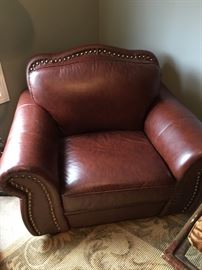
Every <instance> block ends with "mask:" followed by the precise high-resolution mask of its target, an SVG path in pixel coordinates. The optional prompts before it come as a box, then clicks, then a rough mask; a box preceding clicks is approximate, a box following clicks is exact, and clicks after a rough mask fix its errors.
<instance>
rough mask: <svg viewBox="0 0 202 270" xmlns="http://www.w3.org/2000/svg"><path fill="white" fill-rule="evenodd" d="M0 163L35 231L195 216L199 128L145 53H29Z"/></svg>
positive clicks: (96, 48)
mask: <svg viewBox="0 0 202 270" xmlns="http://www.w3.org/2000/svg"><path fill="white" fill-rule="evenodd" d="M27 84H28V90H26V91H24V92H23V93H22V94H21V97H20V100H19V103H18V105H17V109H16V113H15V117H14V120H13V124H12V127H11V130H10V134H9V136H8V139H7V143H6V146H5V149H4V152H3V155H2V158H1V164H0V185H1V187H2V189H3V190H4V191H6V192H8V193H9V194H12V195H14V196H17V197H19V198H20V200H21V211H22V218H23V220H24V223H25V225H26V226H27V228H28V230H29V231H30V232H31V233H32V234H33V235H43V234H47V233H51V234H55V233H58V232H63V231H67V230H68V229H69V228H71V227H83V226H89V225H95V224H101V223H110V222H115V221H120V220H125V219H133V218H145V217H150V216H156V215H158V216H161V215H167V214H170V213H177V212H185V211H188V210H193V209H194V208H195V207H196V206H198V204H199V202H200V201H201V197H202V184H201V174H202V126H201V122H200V121H199V120H198V119H197V118H196V117H195V116H194V115H193V114H192V113H191V112H190V111H188V110H187V109H186V108H185V107H184V106H183V105H182V104H181V103H180V102H179V101H177V99H176V98H175V97H174V96H173V95H172V94H171V93H170V92H169V90H168V89H167V88H166V87H165V86H164V85H163V84H162V82H161V76H160V68H159V64H158V60H157V59H156V57H155V56H154V55H153V54H152V53H151V52H148V51H137V50H136V51H135V50H125V49H119V48H115V47H109V46H103V45H87V46H84V47H79V48H76V49H73V50H69V51H66V52H64V53H59V54H44V55H43V54H42V55H39V56H37V57H34V58H33V59H32V60H31V61H30V63H29V64H28V67H27Z"/></svg>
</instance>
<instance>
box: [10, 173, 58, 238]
mask: <svg viewBox="0 0 202 270" xmlns="http://www.w3.org/2000/svg"><path fill="white" fill-rule="evenodd" d="M17 178H29V179H31V180H33V181H34V182H35V183H37V184H39V185H40V187H41V189H42V190H43V192H44V194H45V195H46V198H47V201H48V204H49V207H50V212H51V217H52V220H53V222H54V224H55V226H56V228H57V230H58V232H60V231H61V228H60V226H59V224H58V222H57V218H56V215H55V212H54V209H53V204H52V201H51V198H50V195H49V193H48V191H47V189H46V187H45V185H44V184H43V183H42V182H41V181H40V180H39V179H38V178H37V177H33V176H31V175H15V176H14V177H12V178H10V180H9V183H10V184H11V185H12V186H14V187H15V188H17V189H19V190H21V191H23V192H25V193H26V194H27V197H28V216H29V220H30V222H31V224H32V226H33V228H34V230H35V231H36V233H37V234H38V235H41V232H40V230H39V229H38V228H37V225H36V223H35V222H34V219H33V216H32V192H31V191H30V190H29V189H28V188H26V187H24V186H23V185H21V184H18V183H16V182H15V181H14V179H17Z"/></svg>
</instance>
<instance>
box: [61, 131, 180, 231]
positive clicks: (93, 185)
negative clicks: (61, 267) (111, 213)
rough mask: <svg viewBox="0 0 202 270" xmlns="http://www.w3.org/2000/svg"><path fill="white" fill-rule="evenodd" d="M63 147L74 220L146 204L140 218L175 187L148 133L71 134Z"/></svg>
mask: <svg viewBox="0 0 202 270" xmlns="http://www.w3.org/2000/svg"><path fill="white" fill-rule="evenodd" d="M61 149H62V151H63V160H62V161H61V163H62V164H63V165H62V166H64V175H63V176H62V178H63V182H64V185H63V191H62V194H63V195H62V200H63V206H64V209H65V214H66V215H67V216H68V218H69V219H70V220H71V217H73V216H75V215H79V214H83V213H87V212H96V211H106V210H110V209H117V208H121V209H122V212H124V207H126V208H127V209H128V208H130V207H133V206H135V205H139V206H140V205H144V207H143V208H141V209H142V210H141V211H139V214H138V216H140V217H144V216H150V215H154V214H158V213H159V212H160V210H161V209H162V207H163V206H164V204H165V203H166V201H168V199H169V198H170V196H171V193H172V192H173V190H174V185H175V180H174V178H173V177H172V175H171V173H170V171H169V169H168V168H167V166H166V164H165V163H164V161H163V160H162V158H161V157H160V155H159V154H158V153H157V151H156V150H155V149H154V147H153V146H152V145H151V143H150V142H149V140H148V139H147V137H146V135H145V134H144V133H143V132H140V131H116V132H115V131H114V132H102V133H91V134H84V135H79V136H71V137H68V138H65V139H64V140H63V143H62V146H61ZM134 211H135V210H134ZM142 211H143V212H144V213H142ZM129 212H130V211H129ZM154 212H155V213H154ZM156 212H158V213H156ZM134 215H135V213H134ZM135 217H136V215H135ZM120 219H122V218H120ZM109 220H110V221H113V220H116V218H115V219H114V218H112V219H109ZM73 223H74V222H73ZM95 223H97V222H95ZM71 225H72V226H74V225H75V224H71ZM81 225H83V224H81Z"/></svg>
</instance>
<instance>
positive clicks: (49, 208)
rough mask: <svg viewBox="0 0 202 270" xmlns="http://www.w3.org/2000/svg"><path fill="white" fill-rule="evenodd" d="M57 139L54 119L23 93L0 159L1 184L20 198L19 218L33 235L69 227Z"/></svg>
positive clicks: (63, 229)
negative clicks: (64, 202)
mask: <svg viewBox="0 0 202 270" xmlns="http://www.w3.org/2000/svg"><path fill="white" fill-rule="evenodd" d="M58 141H59V140H58V128H57V126H56V124H55V122H54V120H53V119H52V118H51V117H50V115H49V114H48V113H47V112H46V111H45V110H43V109H42V108H41V107H39V106H38V105H36V104H35V103H34V102H33V100H32V98H31V96H30V94H29V92H28V91H25V92H23V94H22V95H21V97H20V100H19V103H18V106H17V109H16V113H15V117H14V120H13V124H12V127H11V130H10V133H9V136H8V140H7V142H6V146H5V149H4V152H3V155H2V157H1V160H0V185H1V187H2V189H3V190H4V191H6V192H8V193H10V194H13V195H15V196H18V197H19V198H21V211H22V218H23V220H24V223H25V224H26V226H27V228H28V230H29V231H30V232H31V233H32V234H33V235H41V234H46V233H52V234H54V233H57V232H61V231H67V229H68V224H67V221H66V219H65V218H64V215H63V209H62V204H61V198H60V196H59V177H58Z"/></svg>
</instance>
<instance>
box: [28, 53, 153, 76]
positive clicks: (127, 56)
mask: <svg viewBox="0 0 202 270" xmlns="http://www.w3.org/2000/svg"><path fill="white" fill-rule="evenodd" d="M88 54H99V55H109V56H112V57H119V58H122V59H135V60H144V61H148V62H154V63H155V59H154V58H153V57H151V56H150V55H148V54H143V53H140V54H124V53H120V52H115V51H113V50H107V49H103V48H99V49H98V48H92V49H87V50H82V51H79V52H75V53H73V54H71V55H67V56H64V57H58V58H54V59H52V58H45V59H40V60H36V61H35V62H33V63H32V64H31V66H30V68H29V72H32V71H34V70H36V68H37V67H39V66H44V65H47V64H51V63H58V62H59V63H61V62H66V61H68V60H71V59H72V58H74V57H80V56H83V55H88Z"/></svg>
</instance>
